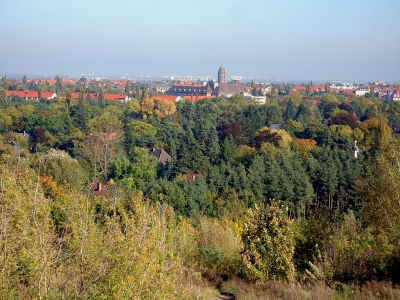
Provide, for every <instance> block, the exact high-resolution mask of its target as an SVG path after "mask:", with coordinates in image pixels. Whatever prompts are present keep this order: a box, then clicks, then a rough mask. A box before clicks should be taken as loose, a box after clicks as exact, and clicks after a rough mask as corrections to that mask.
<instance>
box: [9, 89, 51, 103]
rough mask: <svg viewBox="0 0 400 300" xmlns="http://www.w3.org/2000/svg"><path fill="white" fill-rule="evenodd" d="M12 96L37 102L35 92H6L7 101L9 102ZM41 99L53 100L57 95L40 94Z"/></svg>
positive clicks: (37, 94)
mask: <svg viewBox="0 0 400 300" xmlns="http://www.w3.org/2000/svg"><path fill="white" fill-rule="evenodd" d="M14 96H19V97H21V98H23V99H25V100H39V93H38V92H36V91H6V97H7V100H9V101H11V99H12V97H14ZM41 97H42V98H45V99H54V98H56V97H57V94H56V93H50V92H42V95H41Z"/></svg>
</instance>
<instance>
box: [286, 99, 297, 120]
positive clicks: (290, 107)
mask: <svg viewBox="0 0 400 300" xmlns="http://www.w3.org/2000/svg"><path fill="white" fill-rule="evenodd" d="M296 113H297V108H296V106H295V105H294V103H293V101H292V100H291V99H290V100H289V102H288V104H287V106H286V110H285V112H284V113H283V119H284V120H285V121H287V120H292V119H293V118H294V117H295V116H296Z"/></svg>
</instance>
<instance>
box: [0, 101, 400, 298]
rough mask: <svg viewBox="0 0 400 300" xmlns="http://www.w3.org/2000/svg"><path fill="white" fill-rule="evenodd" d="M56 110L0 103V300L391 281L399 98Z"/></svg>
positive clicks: (50, 105) (55, 105)
mask: <svg viewBox="0 0 400 300" xmlns="http://www.w3.org/2000/svg"><path fill="white" fill-rule="evenodd" d="M66 100H67V99H65V98H63V97H60V98H58V99H55V100H49V101H46V102H32V101H22V102H7V101H2V103H1V108H0V132H1V134H2V136H1V139H2V143H1V149H0V154H1V170H2V172H3V174H2V176H1V178H2V184H1V191H0V192H1V197H2V198H1V199H2V200H1V201H2V202H1V206H2V218H1V219H2V231H1V234H2V237H1V241H0V243H1V247H2V249H3V250H4V251H3V257H2V262H3V264H4V265H5V266H6V268H3V271H2V275H1V276H2V286H1V289H2V291H3V292H4V293H3V292H2V293H1V294H3V295H6V296H5V297H6V298H10V297H19V298H28V297H33V298H45V297H49V298H57V297H60V295H67V296H66V297H67V298H74V297H80V298H101V297H106V298H107V297H110V298H129V299H132V298H135V297H136V298H141V297H145V296H146V295H148V297H149V298H156V296H154V297H153V295H158V296H157V297H159V298H163V297H164V298H165V297H167V298H169V299H170V298H171V299H172V298H174V297H176V298H182V297H183V298H184V297H186V296H187V297H192V296H193V295H194V294H193V293H194V291H193V289H194V286H195V285H196V284H197V283H196V284H194V282H198V281H197V280H199V278H201V277H202V278H206V279H208V280H210V281H212V282H217V281H218V280H220V279H221V278H222V279H225V280H226V279H229V278H232V277H235V276H236V277H239V278H245V279H247V280H250V281H258V282H259V281H262V282H265V281H266V280H269V279H276V280H285V281H288V282H292V281H293V280H298V281H300V282H305V281H308V282H323V283H324V284H326V285H327V286H330V287H334V286H335V285H337V283H338V282H341V283H357V284H363V283H365V282H368V281H371V280H386V281H388V282H393V283H397V282H398V281H399V278H398V276H397V275H396V274H398V271H399V270H398V268H399V263H398V262H399V257H400V256H399V253H400V252H399V250H400V249H399V232H400V231H399V228H398V227H397V226H398V225H397V224H399V222H398V221H399V213H400V211H399V208H400V207H399V203H400V200H399V199H397V198H398V194H397V188H396V187H397V185H398V184H399V183H400V180H399V179H400V177H399V175H400V173H399V169H398V167H397V161H398V160H397V159H398V153H399V152H398V150H399V148H398V146H399V142H398V141H397V139H396V137H395V135H394V134H392V128H394V127H395V126H397V125H398V124H399V125H400V122H399V120H400V119H399V113H400V105H399V104H398V103H397V102H387V101H383V100H380V99H375V98H369V99H367V98H364V97H354V98H352V99H349V98H345V97H342V96H336V95H333V94H329V93H327V94H323V95H321V96H319V98H309V97H303V95H301V94H298V93H293V94H291V95H288V96H284V97H268V98H267V102H266V104H264V105H260V104H257V103H253V102H251V101H249V100H247V99H245V98H244V97H243V96H241V95H235V96H232V97H231V98H223V97H220V98H214V99H206V100H203V101H198V102H191V101H182V102H178V103H173V102H167V101H164V100H161V99H150V98H143V99H142V100H140V101H138V100H136V99H133V100H131V101H128V102H127V103H118V102H113V101H107V102H103V103H99V102H97V101H87V99H85V98H83V97H80V99H79V100H78V101H75V100H71V102H69V103H68V102H67V101H66ZM24 132H25V133H26V134H25V135H24V134H20V135H16V133H24ZM355 141H357V146H358V147H359V148H360V149H361V151H358V150H357V149H356V148H354V146H355ZM12 142H14V143H12ZM152 147H154V148H158V149H164V150H165V151H166V152H167V153H169V155H170V156H171V161H170V162H168V163H166V164H165V165H163V164H161V163H159V161H158V160H157V159H156V158H155V157H154V156H151V155H150V154H149V149H150V148H152ZM355 150H357V151H356V152H357V153H355ZM355 154H357V156H355ZM91 182H101V183H107V187H106V189H105V195H104V196H103V197H94V196H93V195H91V193H90V190H89V188H88V186H89V184H90V183H91ZM18 237H24V238H21V239H19V238H18ZM199 275H201V276H200V277H199ZM182 278H187V280H183V279H182ZM185 295H186V296H185Z"/></svg>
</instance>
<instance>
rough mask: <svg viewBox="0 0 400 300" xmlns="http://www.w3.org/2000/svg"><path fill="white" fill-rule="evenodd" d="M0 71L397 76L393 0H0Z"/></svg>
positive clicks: (399, 41) (399, 4)
mask: <svg viewBox="0 0 400 300" xmlns="http://www.w3.org/2000/svg"><path fill="white" fill-rule="evenodd" d="M0 11H1V12H2V13H1V17H0V41H1V47H0V74H6V73H20V74H30V73H31V74H57V73H60V74H68V73H69V74H81V73H83V74H88V73H93V74H95V75H98V76H101V75H125V74H128V76H130V77H136V76H143V75H152V76H155V75H173V74H177V75H199V76H208V75H210V76H213V77H216V73H217V70H218V68H219V66H220V64H221V63H222V64H223V65H224V66H225V67H226V70H227V77H229V76H232V75H243V76H246V77H279V78H285V79H299V80H329V81H332V80H359V81H363V80H364V81H366V80H371V81H372V80H379V79H382V80H385V81H395V82H400V26H399V19H398V12H399V11H400V1H399V0H381V1H372V0H363V1H361V0H350V1H344V0H337V1H324V0H319V1H316V0H286V1H285V0H280V1H278V0H269V1H268V0H246V1H244V0H214V1H211V0H203V1H193V0H187V1H177V0H171V1H155V0H146V1H136V0H113V1H100V0H98V1H94V0H92V1H89V0H79V1H78V0H69V1H50V0H30V1H26V0H24V1H22V0H12V1H11V0H10V1H6V0H3V1H1V2H0Z"/></svg>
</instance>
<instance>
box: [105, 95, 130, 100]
mask: <svg viewBox="0 0 400 300" xmlns="http://www.w3.org/2000/svg"><path fill="white" fill-rule="evenodd" d="M126 97H127V96H126V95H119V94H104V99H105V100H125V99H126Z"/></svg>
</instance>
